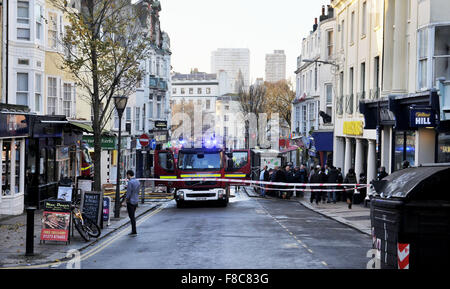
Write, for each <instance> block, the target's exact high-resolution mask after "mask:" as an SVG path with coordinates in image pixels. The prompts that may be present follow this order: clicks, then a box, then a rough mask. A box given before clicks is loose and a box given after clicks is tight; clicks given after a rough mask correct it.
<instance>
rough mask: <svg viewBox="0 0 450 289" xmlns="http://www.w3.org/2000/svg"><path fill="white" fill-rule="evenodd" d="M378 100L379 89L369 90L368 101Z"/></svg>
mask: <svg viewBox="0 0 450 289" xmlns="http://www.w3.org/2000/svg"><path fill="white" fill-rule="evenodd" d="M378 98H380V88H379V87H376V88H373V89H371V90H370V97H369V99H378Z"/></svg>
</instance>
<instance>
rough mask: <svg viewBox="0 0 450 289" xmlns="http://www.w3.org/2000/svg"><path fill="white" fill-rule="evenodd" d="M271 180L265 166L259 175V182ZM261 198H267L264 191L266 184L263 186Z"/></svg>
mask: <svg viewBox="0 0 450 289" xmlns="http://www.w3.org/2000/svg"><path fill="white" fill-rule="evenodd" d="M268 178H269V172H268V171H267V166H264V167H263V169H262V170H261V174H260V175H259V180H260V181H262V182H265V181H266V179H268ZM261 197H263V198H265V197H266V191H265V190H264V184H261Z"/></svg>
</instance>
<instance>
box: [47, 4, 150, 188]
mask: <svg viewBox="0 0 450 289" xmlns="http://www.w3.org/2000/svg"><path fill="white" fill-rule="evenodd" d="M50 2H51V3H52V4H53V6H55V7H56V8H58V9H60V10H61V11H63V13H64V17H65V19H67V21H68V22H69V25H67V26H66V27H65V35H64V36H63V37H62V39H61V41H60V43H61V45H62V46H63V47H64V50H65V54H64V59H63V61H62V63H63V67H62V69H64V70H66V71H68V72H70V73H72V75H73V76H74V77H75V79H76V84H77V85H78V86H80V87H81V88H82V89H83V90H84V91H85V92H86V93H87V97H86V98H87V100H88V102H89V104H90V105H91V106H92V114H93V118H92V128H93V133H94V164H95V167H94V190H101V179H100V176H101V166H100V156H101V135H102V131H103V130H104V129H105V127H106V125H107V124H108V122H109V120H110V118H111V116H112V113H113V112H114V105H113V103H112V102H113V97H114V96H116V95H123V96H129V95H131V94H132V93H134V91H135V88H136V85H137V84H138V83H139V82H140V81H141V80H142V79H143V76H144V70H143V68H142V67H141V66H140V63H141V62H142V61H143V60H145V59H146V58H147V55H148V52H149V51H150V49H152V45H154V43H155V41H154V40H152V33H151V31H150V30H151V29H152V28H151V29H150V28H149V27H148V24H147V22H145V21H142V15H143V14H144V13H149V9H151V6H150V4H152V3H153V1H150V0H149V1H144V3H145V4H146V5H140V6H136V5H133V4H131V1H130V0H78V1H70V3H69V1H67V0H50ZM147 4H148V5H147ZM144 16H145V15H144ZM144 18H145V17H144Z"/></svg>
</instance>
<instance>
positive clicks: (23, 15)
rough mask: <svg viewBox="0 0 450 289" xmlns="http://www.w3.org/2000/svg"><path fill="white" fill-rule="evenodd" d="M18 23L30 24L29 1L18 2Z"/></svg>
mask: <svg viewBox="0 0 450 289" xmlns="http://www.w3.org/2000/svg"><path fill="white" fill-rule="evenodd" d="M17 23H21V24H29V23H30V3H29V2H28V1H17Z"/></svg>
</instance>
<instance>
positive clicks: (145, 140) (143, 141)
mask: <svg viewBox="0 0 450 289" xmlns="http://www.w3.org/2000/svg"><path fill="white" fill-rule="evenodd" d="M139 143H140V144H141V146H142V147H146V146H148V145H149V143H150V137H149V136H148V135H146V134H145V133H144V134H143V135H141V136H140V137H139Z"/></svg>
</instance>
